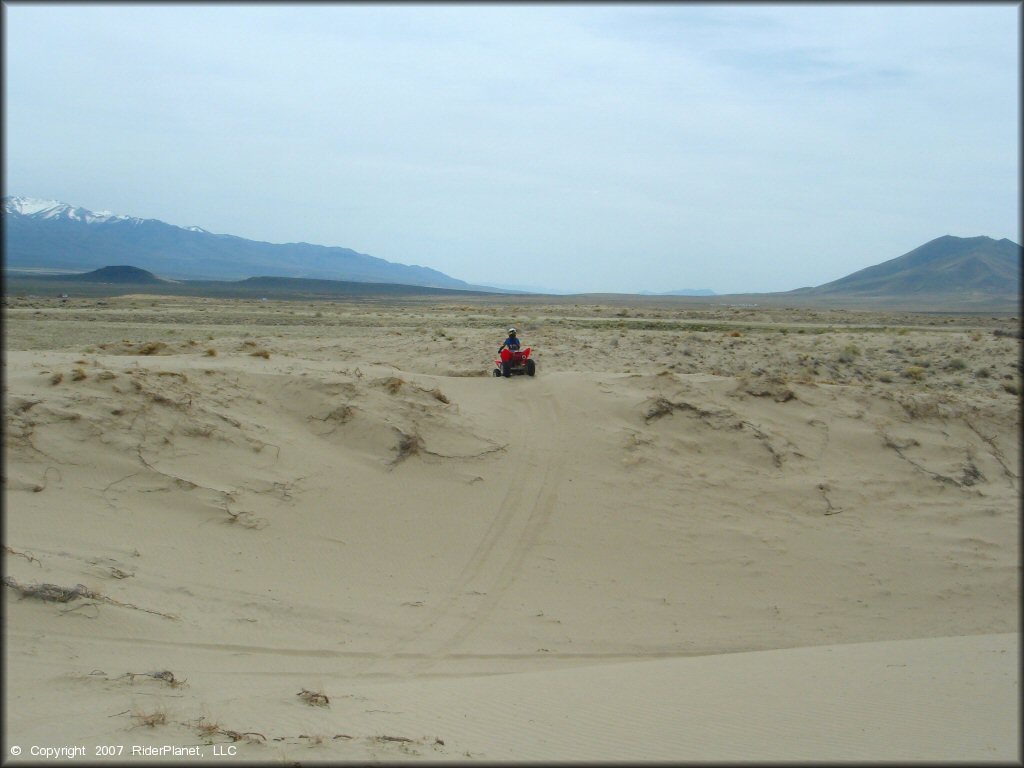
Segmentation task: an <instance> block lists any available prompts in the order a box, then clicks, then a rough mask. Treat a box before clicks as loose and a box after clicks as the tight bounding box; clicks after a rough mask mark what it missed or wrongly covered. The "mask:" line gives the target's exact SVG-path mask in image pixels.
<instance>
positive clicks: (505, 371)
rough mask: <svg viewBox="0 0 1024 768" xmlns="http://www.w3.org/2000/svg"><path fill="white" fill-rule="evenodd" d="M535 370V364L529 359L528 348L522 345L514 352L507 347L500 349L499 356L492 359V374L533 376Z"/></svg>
mask: <svg viewBox="0 0 1024 768" xmlns="http://www.w3.org/2000/svg"><path fill="white" fill-rule="evenodd" d="M536 372H537V364H536V363H535V362H534V361H533V360H531V359H530V348H529V347H523V348H522V349H517V350H515V351H514V352H513V351H511V350H509V349H508V348H507V347H506V348H503V349H502V350H501V356H500V357H499V358H498V359H496V360H495V361H494V371H493V372H492V373H493V375H494V376H505V377H508V376H513V375H515V376H519V375H522V374H524V373H525V374H526V375H527V376H533V374H535V373H536Z"/></svg>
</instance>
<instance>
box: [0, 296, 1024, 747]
mask: <svg viewBox="0 0 1024 768" xmlns="http://www.w3.org/2000/svg"><path fill="white" fill-rule="evenodd" d="M3 317H4V356H3V363H4V449H5V457H4V491H3V493H4V511H5V515H4V523H5V528H4V585H5V586H4V590H3V591H4V611H5V617H4V640H5V659H4V662H5V669H4V705H5V706H4V719H5V722H4V745H3V749H4V759H5V760H8V761H9V762H10V763H11V764H17V763H21V762H44V761H46V760H47V754H49V756H50V757H52V756H53V755H54V753H52V752H51V753H41V750H44V749H50V750H60V749H64V750H69V749H72V748H75V749H81V750H82V751H83V753H84V756H85V757H86V758H88V759H89V760H90V761H92V762H106V761H112V762H147V761H152V760H162V761H172V762H177V761H181V762H187V761H188V760H192V761H193V762H194V761H195V759H196V758H195V757H193V755H195V754H199V755H201V756H202V757H204V758H206V759H210V760H213V759H216V760H232V759H234V760H243V761H246V762H261V763H262V762H266V763H274V764H296V763H315V762H318V761H322V762H341V761H352V762H393V761H406V760H412V761H416V760H427V761H444V762H454V761H467V762H474V761H475V762H531V761H559V762H568V761H587V762H594V761H602V760H607V761H620V762H644V761H661V762H689V761H696V762H710V761H731V762H740V761H756V762H761V761H796V760H810V761H843V760H847V761H861V762H864V761H874V760H879V761H896V760H898V761H905V760H925V761H969V762H972V763H976V762H1018V761H1020V759H1021V751H1020V731H1019V722H1020V711H1019V693H1020V691H1019V660H1020V634H1019V632H1020V615H1019V601H1020V589H1019V588H1020V501H1019V499H1020V454H1019V436H1020V391H1021V357H1020V343H1021V342H1020V334H1019V328H1020V325H1019V319H1018V318H1017V317H1009V316H1004V315H999V316H988V315H944V314H941V313H938V312H935V313H901V312H883V311H852V310H851V311H841V310H826V309H821V310H816V309H810V308H804V309H784V308H765V307H735V306H725V305H722V306H715V305H712V304H709V303H705V304H702V305H700V306H691V305H687V304H686V302H684V301H669V300H665V301H655V300H647V301H642V302H641V301H639V300H638V301H637V302H633V303H631V302H629V301H626V300H612V299H607V300H604V299H602V298H601V297H587V298H586V299H585V300H584V299H556V298H554V297H546V298H532V299H530V298H520V297H501V298H494V297H492V298H467V299H449V300H438V299H426V298H425V299H422V300H406V301H401V302H399V301H388V300H373V301H370V300H363V301H359V300H352V301H273V300H270V301H258V300H248V299H235V300H225V299H212V298H211V299H205V298H184V297H166V296H145V295H129V296H120V297H108V298H74V297H72V298H71V299H68V300H65V301H61V300H59V299H56V298H48V297H31V296H29V297H24V296H22V297H8V298H7V299H6V301H5V307H4V312H3ZM509 325H514V326H516V327H517V328H518V329H519V331H520V336H521V338H522V339H523V342H524V344H525V345H528V346H530V347H531V348H532V350H533V355H534V357H535V359H536V362H537V375H536V376H535V377H532V378H530V377H526V376H517V377H512V378H510V379H504V378H494V377H492V375H491V370H492V368H493V363H492V360H493V357H494V354H495V352H496V350H497V348H498V346H499V344H500V343H501V341H502V339H503V338H504V336H505V330H506V328H507V327H508V326H509ZM13 747H18V748H19V749H20V750H21V754H20V755H19V756H17V757H13V756H12V755H13V754H14V753H13V752H12V751H11V750H12V748H13ZM33 748H34V750H35V754H33V753H32V752H33ZM174 750H179V751H178V753H177V754H175V753H174ZM181 750H191V752H190V753H189V755H188V756H185V757H183V756H182V755H181ZM154 751H156V752H161V751H162V752H163V753H164V754H163V755H162V757H161V756H160V755H157V756H154V755H153V754H151V753H152V752H154ZM65 754H66V752H65Z"/></svg>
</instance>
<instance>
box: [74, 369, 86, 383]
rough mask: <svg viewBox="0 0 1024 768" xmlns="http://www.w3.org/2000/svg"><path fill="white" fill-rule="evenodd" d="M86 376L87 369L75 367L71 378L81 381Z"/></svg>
mask: <svg viewBox="0 0 1024 768" xmlns="http://www.w3.org/2000/svg"><path fill="white" fill-rule="evenodd" d="M84 378H85V371H84V370H82V369H81V368H75V370H73V371H72V372H71V380H72V381H81V380H82V379H84Z"/></svg>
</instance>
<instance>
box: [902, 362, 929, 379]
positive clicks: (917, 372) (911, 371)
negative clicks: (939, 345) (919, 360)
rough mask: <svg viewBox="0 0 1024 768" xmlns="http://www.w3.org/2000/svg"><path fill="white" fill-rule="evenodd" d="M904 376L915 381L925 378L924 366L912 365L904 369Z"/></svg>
mask: <svg viewBox="0 0 1024 768" xmlns="http://www.w3.org/2000/svg"><path fill="white" fill-rule="evenodd" d="M903 376H904V377H905V378H908V379H913V380H914V381H920V380H921V379H923V378H924V368H922V367H921V366H919V365H910V366H907V367H906V368H905V369H904V370H903Z"/></svg>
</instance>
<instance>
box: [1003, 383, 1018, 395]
mask: <svg viewBox="0 0 1024 768" xmlns="http://www.w3.org/2000/svg"><path fill="white" fill-rule="evenodd" d="M1003 389H1004V390H1006V391H1007V392H1009V393H1010V394H1011V395H1019V394H1020V387H1019V386H1018V385H1017V384H1016V383H1014V382H1012V381H1011V382H1007V383H1006V384H1003Z"/></svg>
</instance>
